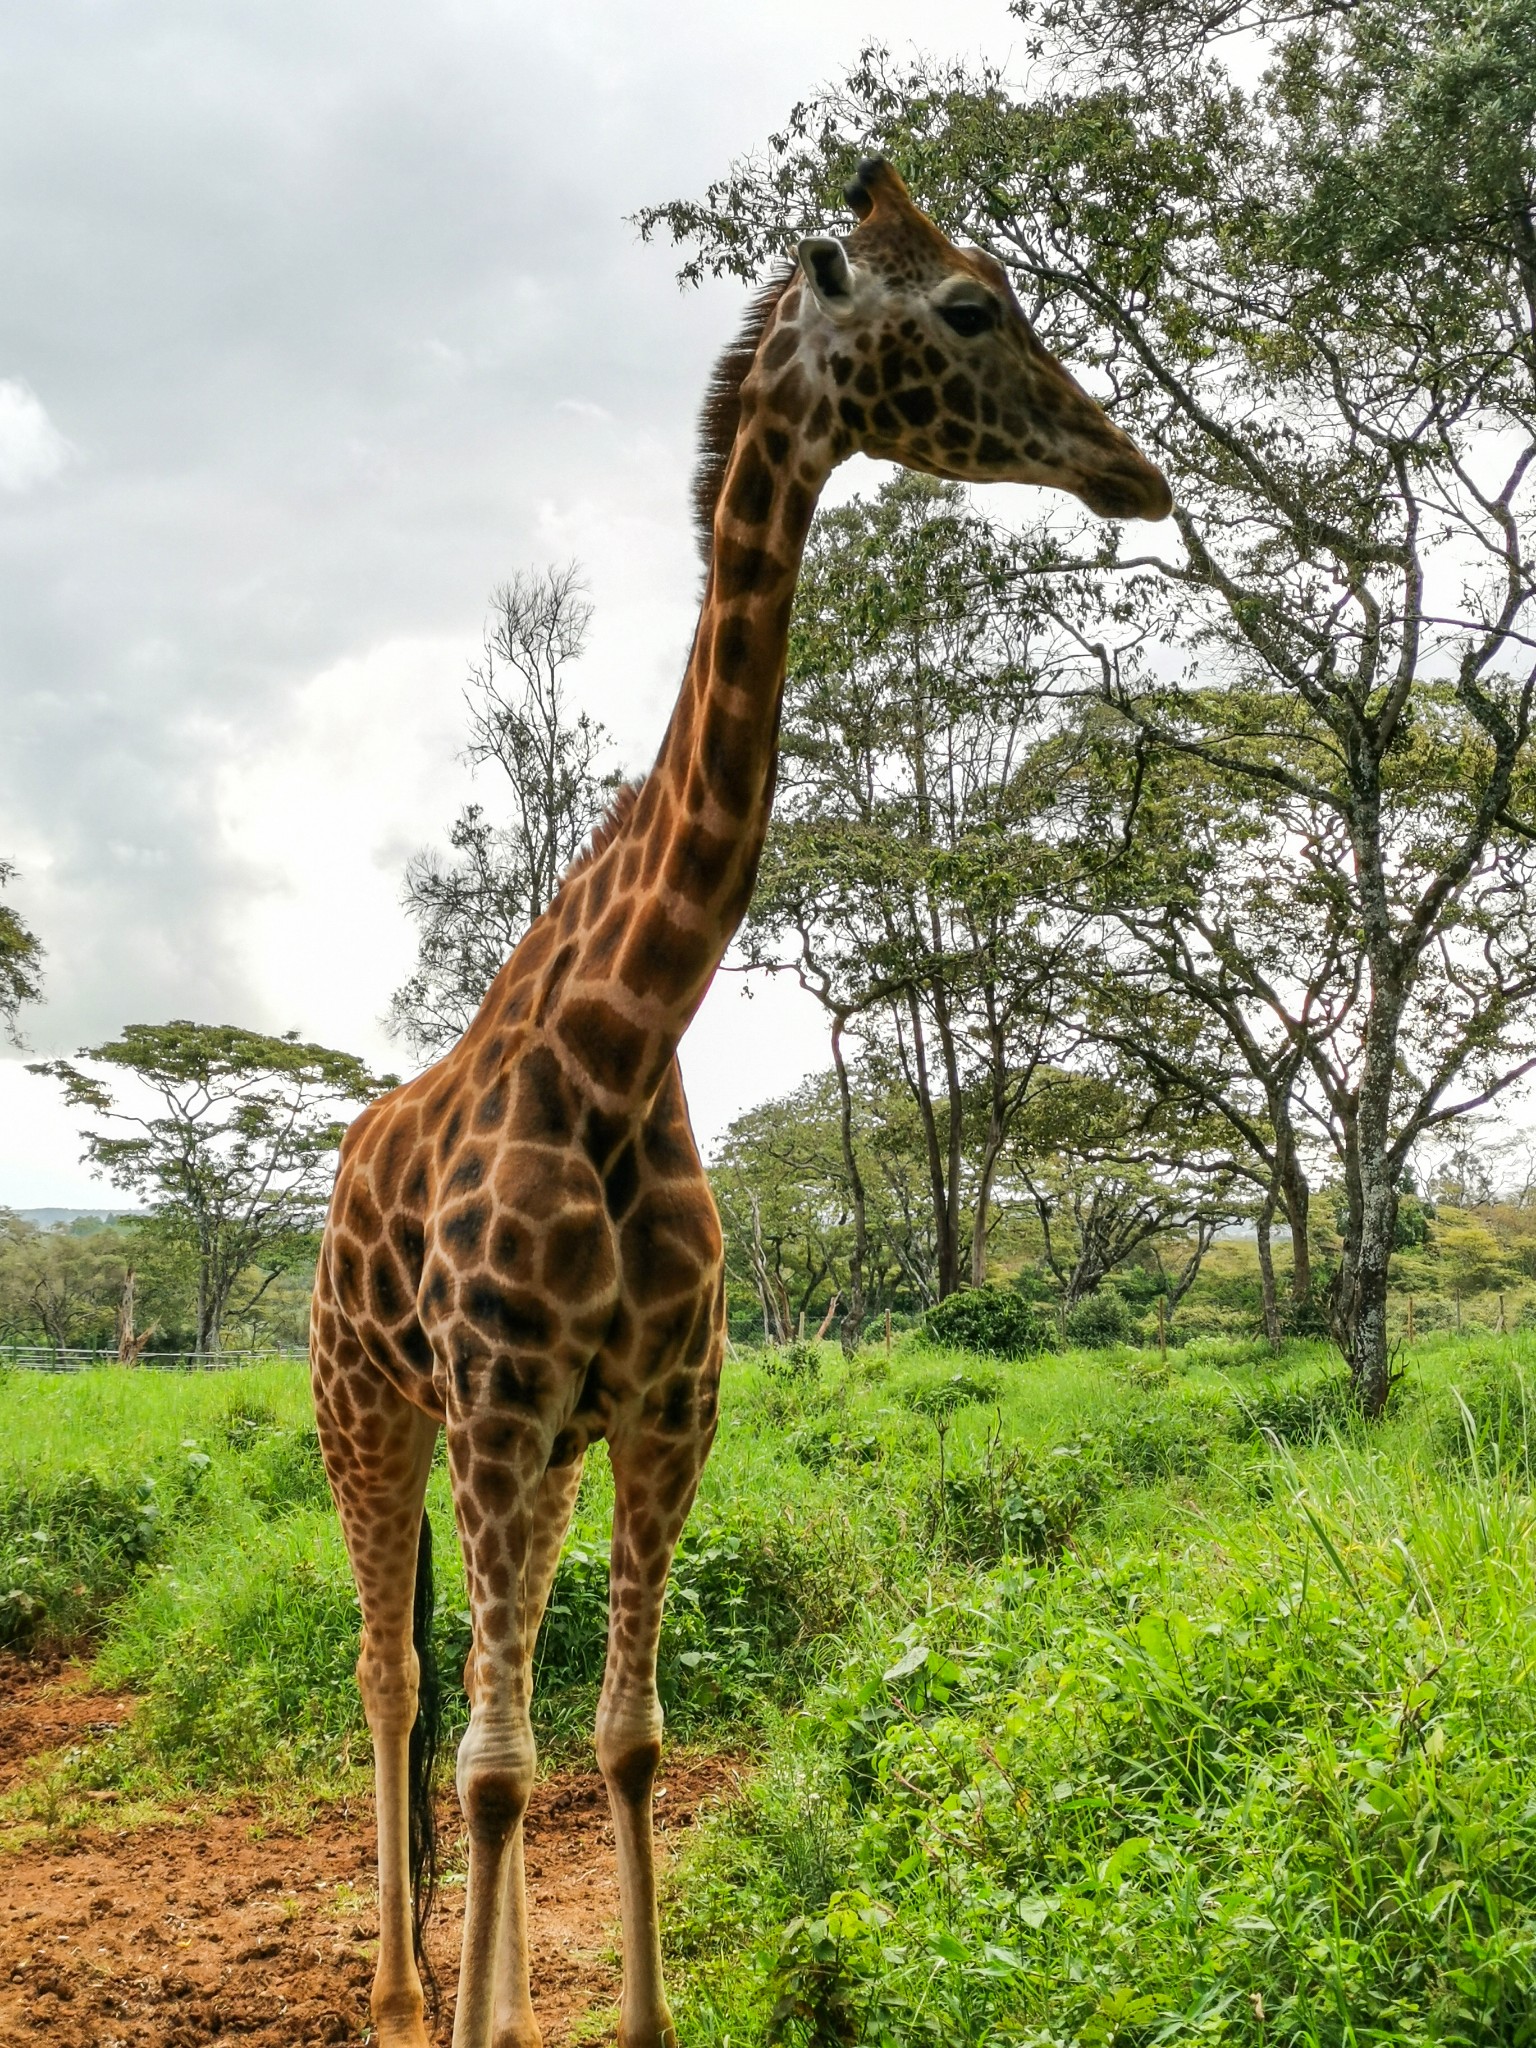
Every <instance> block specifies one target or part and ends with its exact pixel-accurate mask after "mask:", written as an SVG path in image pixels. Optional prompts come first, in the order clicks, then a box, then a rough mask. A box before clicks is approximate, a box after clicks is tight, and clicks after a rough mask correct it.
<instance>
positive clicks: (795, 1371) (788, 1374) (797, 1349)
mask: <svg viewBox="0 0 1536 2048" xmlns="http://www.w3.org/2000/svg"><path fill="white" fill-rule="evenodd" d="M762 1367H763V1371H764V1372H765V1373H767V1375H768V1377H769V1378H770V1379H775V1380H818V1379H820V1378H821V1346H820V1345H819V1344H813V1343H812V1342H811V1340H810V1339H809V1338H808V1337H799V1338H797V1339H796V1340H795V1342H794V1343H793V1344H786V1345H785V1346H784V1347H783V1349H782V1350H780V1349H778V1347H777V1346H775V1345H769V1347H768V1348H767V1350H766V1351H764V1353H763V1355H762Z"/></svg>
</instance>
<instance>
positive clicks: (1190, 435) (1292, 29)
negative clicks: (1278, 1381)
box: [642, 0, 1536, 1414]
mask: <svg viewBox="0 0 1536 2048" xmlns="http://www.w3.org/2000/svg"><path fill="white" fill-rule="evenodd" d="M1016 11H1017V12H1019V13H1020V15H1021V16H1022V17H1023V18H1024V19H1025V20H1026V21H1028V23H1029V24H1030V27H1031V30H1032V32H1033V33H1034V35H1035V37H1036V47H1037V49H1038V51H1039V52H1040V53H1041V54H1042V55H1048V56H1049V57H1051V58H1052V59H1053V60H1054V61H1053V64H1052V65H1050V66H1046V67H1042V68H1041V70H1040V71H1039V72H1038V73H1037V76H1040V77H1042V78H1045V79H1048V80H1050V82H1049V83H1048V84H1046V85H1044V86H1042V87H1041V88H1039V89H1038V90H1032V91H1030V92H1028V93H1022V94H1021V93H1018V92H1015V91H1014V90H1012V89H1011V88H1010V87H1009V86H1008V85H1007V84H1006V82H1005V81H1004V80H1003V79H1002V78H1001V77H1000V76H998V75H997V74H995V73H982V74H980V75H977V74H973V73H970V72H968V71H966V70H965V69H964V68H963V67H958V66H952V67H943V68H935V67H932V66H928V65H925V64H922V63H917V64H915V65H912V66H909V67H907V68H906V69H905V70H901V69H899V68H898V67H896V66H894V65H893V64H892V63H891V62H890V60H889V59H888V58H887V57H886V56H885V55H884V53H882V52H879V51H870V52H866V54H865V57H864V58H863V60H862V61H861V62H860V64H859V65H858V66H857V67H856V68H855V70H854V71H853V73H852V74H851V75H850V76H849V78H848V79H846V80H845V81H843V83H842V84H841V85H839V86H838V87H837V88H835V89H833V90H831V91H829V92H826V93H824V94H822V95H820V96H818V97H817V98H816V99H814V100H812V101H810V102H808V103H806V104H805V105H803V106H801V107H799V108H797V109H795V111H794V113H793V115H792V117H791V119H790V120H789V122H788V123H786V125H785V127H784V129H783V131H782V132H781V133H780V135H778V136H777V137H776V138H774V139H773V140H772V141H771V143H770V145H769V150H768V152H767V153H766V155H764V156H762V157H760V158H754V159H752V160H750V161H748V162H746V163H743V164H740V165H737V166H735V167H733V169H732V171H731V172H730V174H729V175H728V176H727V177H726V178H725V179H723V180H722V181H720V182H719V183H718V184H717V185H716V186H714V187H713V188H711V191H710V192H709V194H708V195H707V196H706V198H705V200H704V201H703V202H702V203H699V204H693V203H689V202H674V203H672V204H670V205H668V206H664V207H659V208H655V209H652V210H651V211H650V212H649V213H648V214H646V215H644V216H642V227H643V228H644V229H645V230H646V231H647V232H655V231H656V230H657V229H659V228H664V229H666V230H668V231H669V232H671V233H672V234H673V235H674V236H675V237H677V238H679V239H682V240H684V241H688V242H691V243H692V245H693V254H692V256H691V257H690V259H689V263H688V265H687V272H688V273H691V274H693V275H699V274H702V273H703V272H704V271H706V270H711V269H713V270H716V271H732V272H736V273H738V274H741V273H755V272H756V271H757V270H758V269H760V268H761V267H762V266H763V264H764V263H765V262H766V261H767V260H769V259H770V256H776V255H777V251H778V249H779V248H781V247H782V246H783V243H784V240H785V237H786V235H789V234H794V233H804V232H807V231H812V230H814V229H815V228H818V227H821V226H822V225H823V224H824V223H825V221H826V220H827V219H828V217H829V216H830V215H831V214H832V213H833V212H834V211H835V209H836V207H837V204H838V200H837V197H836V195H837V194H838V192H839V190H840V187H841V185H842V183H843V181H844V179H845V177H846V175H847V173H848V171H849V169H850V168H851V166H852V163H853V161H854V160H855V158H856V157H857V155H859V154H860V153H862V152H863V151H864V150H866V149H867V148H868V147H869V146H870V144H871V143H872V142H873V143H875V144H877V145H878V146H881V147H884V148H885V149H886V150H887V151H888V153H889V154H891V155H892V156H893V158H894V159H895V160H896V161H897V162H898V163H899V164H900V165H901V167H902V169H903V171H904V173H905V174H906V176H907V178H908V181H909V183H910V184H911V185H912V186H913V189H914V191H915V192H916V193H917V194H918V195H919V196H920V197H921V198H922V199H923V200H924V201H925V202H926V203H927V204H928V205H929V206H930V207H931V208H932V210H933V211H934V212H935V213H936V214H937V216H938V217H939V219H940V221H941V224H942V225H943V226H944V227H945V228H946V229H948V230H949V231H950V232H951V233H952V234H956V235H958V234H964V233H969V234H970V235H971V237H972V238H973V239H974V240H976V241H977V242H979V243H980V244H982V245H983V246H984V247H986V248H987V249H989V250H990V251H991V253H992V254H994V255H995V256H996V257H997V258H998V259H999V260H1000V261H1002V262H1003V263H1004V264H1006V265H1007V266H1008V267H1009V268H1010V269H1011V270H1012V272H1013V274H1014V276H1015V277H1016V279H1017V280H1018V281H1019V286H1020V290H1021V292H1022V295H1023V297H1024V300H1025V303H1026V305H1027V306H1028V307H1029V309H1030V311H1031V312H1032V314H1033V315H1034V316H1035V317H1036V319H1037V324H1038V325H1039V327H1040V329H1041V331H1042V338H1043V339H1044V340H1045V341H1046V342H1047V343H1048V345H1050V346H1052V347H1053V348H1056V349H1058V350H1059V351H1060V352H1063V353H1066V354H1069V355H1070V356H1071V357H1072V358H1073V359H1074V360H1077V361H1083V360H1085V359H1087V360H1089V361H1091V362H1093V363H1094V364H1095V365H1096V367H1097V370H1098V373H1099V375H1100V376H1101V378H1102V379H1103V380H1105V381H1106V382H1107V383H1108V385H1109V386H1110V388H1111V393H1112V399H1113V407H1114V411H1115V416H1116V418H1117V419H1118V420H1119V421H1120V422H1121V423H1122V424H1123V425H1125V426H1126V427H1128V428H1129V429H1130V430H1131V431H1132V433H1133V434H1135V435H1136V436H1137V437H1138V439H1139V441H1140V443H1141V445H1143V446H1148V447H1149V448H1150V450H1151V452H1153V453H1154V454H1155V455H1156V457H1157V459H1158V460H1159V461H1160V462H1161V463H1162V465H1163V466H1164V468H1165V469H1166V470H1167V472H1168V473H1169V476H1170V481H1171V482H1172V483H1173V485H1174V489H1175V495H1176V498H1177V501H1178V503H1177V508H1176V513H1175V529H1176V532H1177V535H1178V540H1179V543H1180V545H1179V547H1177V548H1174V547H1168V548H1166V549H1159V550H1157V551H1155V552H1149V553H1143V552H1141V550H1140V546H1139V543H1138V544H1137V545H1136V546H1134V547H1130V546H1127V545H1125V544H1124V542H1123V540H1122V543H1121V544H1120V545H1119V546H1118V547H1117V546H1114V545H1111V546H1109V547H1107V548H1105V549H1103V550H1102V551H1099V552H1097V553H1096V552H1094V551H1093V548H1092V547H1091V545H1090V544H1089V543H1087V542H1086V541H1085V542H1084V543H1082V544H1081V545H1079V547H1078V548H1077V567H1076V569H1075V570H1074V569H1073V568H1072V566H1071V565H1070V564H1066V563H1064V562H1063V551H1062V547H1061V543H1060V540H1059V537H1053V539H1052V543H1051V545H1050V546H1049V547H1044V546H1041V545H1040V544H1039V543H1038V542H1037V541H1034V540H1032V541H1031V542H1030V543H1029V545H1028V546H1026V548H1025V549H1023V550H1022V551H1021V558H1020V574H1021V578H1024V579H1026V581H1027V587H1028V589H1029V593H1030V596H1029V601H1030V602H1031V603H1032V604H1034V603H1038V593H1039V591H1040V589H1041V588H1042V587H1048V588H1050V589H1052V590H1053V591H1055V592H1056V593H1058V595H1057V597H1056V599H1055V601H1054V610H1055V613H1056V616H1057V618H1058V619H1059V620H1060V621H1061V623H1062V624H1063V626H1064V627H1065V628H1067V629H1068V630H1071V631H1073V632H1075V633H1076V635H1077V637H1078V640H1079V643H1080V645H1081V647H1082V649H1083V653H1084V657H1085V660H1086V662H1087V663H1088V664H1089V668H1090V672H1091V674H1092V675H1093V677H1094V687H1095V688H1096V690H1097V692H1098V695H1099V697H1100V700H1101V702H1102V703H1103V705H1104V706H1105V707H1106V708H1107V709H1108V710H1110V711H1112V712H1113V713H1114V714H1115V715H1117V716H1118V717H1119V718H1120V720H1121V721H1122V727H1123V732H1124V745H1125V750H1126V753H1127V755H1128V756H1130V757H1132V758H1135V757H1142V758H1154V757H1155V758H1157V759H1159V760H1162V761H1165V762H1169V763H1177V762H1181V761H1182V762H1187V763H1195V764H1198V766H1199V768H1200V769H1201V770H1202V771H1203V772H1204V773H1205V775H1207V776H1208V777H1210V778H1213V779H1214V780H1215V781H1216V782H1218V783H1219V784H1220V785H1221V786H1222V788H1223V790H1224V792H1225V801H1226V802H1227V803H1228V804H1229V806H1230V807H1231V808H1232V809H1233V810H1234V811H1235V810H1237V809H1242V810H1243V811H1244V812H1245V814H1246V817H1247V820H1248V822H1249V824H1250V826H1251V828H1252V829H1251V830H1250V831H1249V832H1248V833H1247V834H1246V835H1245V837H1244V839H1243V841H1242V843H1241V849H1240V858H1239V860H1238V863H1237V866H1236V869H1235V871H1234V870H1233V869H1231V868H1229V867H1228V865H1227V864H1226V862H1225V861H1223V863H1222V865H1221V871H1220V877H1219V881H1218V883H1217V885H1216V886H1215V889H1214V893H1213V894H1212V895H1211V896H1210V897H1209V898H1204V899H1202V900H1201V902H1200V903H1199V904H1198V905H1197V906H1196V908H1197V909H1198V911H1199V915H1198V916H1197V915H1190V916H1187V917H1183V918H1181V919H1180V920H1179V923H1178V932H1179V937H1180V941H1181V943H1184V944H1186V945H1187V947H1188V949H1189V951H1190V953H1191V955H1192V957H1193V958H1194V959H1195V961H1196V963H1197V966H1198V971H1199V972H1200V974H1202V975H1208V974H1210V973H1212V972H1214V971H1215V970H1216V968H1217V966H1218V965H1219V966H1220V967H1221V968H1222V969H1224V970H1225V971H1226V972H1227V974H1228V975H1229V977H1230V979H1231V981H1232V984H1233V988H1234V992H1235V997H1236V1000H1237V1003H1238V1008H1239V1010H1240V1013H1241V1015H1242V1017H1243V1018H1244V1020H1245V1024H1246V1027H1247V1028H1248V1029H1250V1030H1251V1031H1252V1032H1253V1033H1254V1034H1255V1035H1256V1037H1257V1038H1259V1039H1260V1040H1261V1041H1262V1043H1263V1044H1264V1046H1265V1047H1266V1049H1267V1050H1266V1057H1268V1054H1269V1053H1270V1052H1273V1053H1275V1054H1277V1055H1278V1054H1279V1053H1280V1052H1281V1051H1283V1050H1285V1049H1289V1050H1290V1051H1293V1052H1294V1053H1296V1054H1297V1055H1298V1064H1297V1072H1298V1077H1299V1078H1298V1100H1299V1102H1300V1105H1301V1108H1300V1113H1301V1115H1302V1116H1303V1117H1304V1118H1305V1120H1306V1121H1307V1123H1308V1125H1309V1126H1310V1130H1311V1132H1312V1134H1313V1135H1314V1137H1315V1139H1316V1141H1317V1143H1318V1144H1319V1145H1320V1146H1323V1147H1325V1148H1326V1149H1327V1150H1328V1151H1330V1152H1331V1153H1332V1154H1333V1156H1334V1157H1335V1158H1336V1160H1337V1161H1338V1163H1339V1166H1340V1169H1341V1171H1342V1176H1343V1181H1344V1186H1345V1190H1346V1196H1347V1220H1346V1227H1345V1233H1344V1243H1343V1250H1342V1256H1341V1260H1340V1265H1339V1270H1338V1274H1337V1277H1336V1282H1335V1289H1334V1296H1333V1302H1332V1319H1333V1327H1334V1332H1335V1335H1336V1337H1337V1339H1338V1341H1339V1343H1340V1345H1341V1346H1342V1348H1343V1349H1344V1351H1345V1353H1346V1356H1347V1358H1348V1361H1349V1367H1350V1372H1351V1375H1352V1379H1353V1383H1354V1386H1355V1390H1356V1393H1357V1396H1358V1398H1359V1400H1360V1402H1361V1404H1362V1406H1363V1408H1364V1409H1365V1410H1366V1412H1367V1413H1372V1414H1374V1413H1377V1412H1379V1410H1380V1408H1381V1407H1382V1405H1383V1403H1384V1402H1385V1399H1386V1394H1387V1386H1388V1357H1387V1333H1386V1283H1387V1267H1388V1262H1389V1259H1390V1256H1391V1249H1392V1242H1393V1234H1394V1221H1395V1211H1396V1204H1397V1191H1398V1188H1399V1186H1400V1184H1401V1181H1402V1178H1403V1174H1404V1171H1405V1169H1406V1167H1407V1164H1408V1161H1409V1159H1410V1156H1411V1154H1412V1152H1413V1150H1414V1147H1415V1146H1416V1145H1417V1144H1418V1143H1419V1142H1420V1141H1421V1140H1422V1139H1423V1138H1424V1137H1425V1136H1426V1134H1428V1133H1430V1132H1432V1131H1434V1130H1436V1129H1438V1128H1440V1127H1441V1126H1443V1125H1445V1124H1447V1123H1449V1122H1452V1121H1454V1120H1455V1119H1456V1118H1458V1117H1460V1116H1462V1115H1465V1114H1468V1113H1470V1112H1472V1111H1473V1110H1475V1109H1477V1108H1480V1107H1482V1106H1484V1105H1485V1104H1487V1103H1489V1102H1491V1101H1493V1100H1494V1099H1495V1098H1497V1097H1498V1096H1499V1095H1500V1094H1501V1093H1502V1092H1503V1091H1504V1090H1506V1089H1507V1088H1508V1087H1510V1086H1511V1085H1512V1083H1513V1082H1514V1081H1515V1080H1517V1079H1518V1078H1519V1077H1520V1076H1521V1075H1522V1074H1523V1073H1525V1072H1527V1071H1529V1070H1530V1069H1531V1067H1532V1065H1533V1063H1536V1032H1533V1030H1532V1028H1531V1024H1530V1004H1531V999H1532V996H1533V995H1536V953H1533V950H1532V939H1531V933H1532V930H1533V911H1536V903H1533V900H1532V886H1533V869H1532V860H1533V847H1536V820H1533V816H1532V804H1531V797H1532V782H1533V777H1532V762H1531V753H1532V709H1533V692H1536V664H1533V662H1532V658H1531V654H1532V647H1533V644H1536V631H1533V625H1532V617H1533V604H1536V584H1533V577H1532V571H1531V562H1530V555H1529V540H1528V534H1529V530H1530V513H1531V510H1532V500H1533V493H1536V144H1533V136H1536V64H1533V63H1532V61H1531V51H1532V43H1533V14H1532V5H1531V0H1493V4H1490V5H1488V6H1486V7H1479V8H1477V9H1471V8H1469V7H1467V6H1466V5H1465V4H1463V0H1409V4H1408V5H1407V6H1400V5H1398V4H1397V0H1391V4H1387V0H1355V4H1352V5H1347V6H1338V7H1335V6H1331V5H1329V6H1324V5H1321V4H1319V5H1315V6H1309V5H1307V4H1306V0H1303V4H1302V5H1301V6H1300V7H1295V8H1293V7H1291V6H1290V5H1288V4H1287V5H1284V6H1282V5H1280V4H1279V0H1258V4H1254V5H1248V6H1243V5H1241V4H1239V5H1238V6H1236V7H1233V8H1219V9H1213V8H1207V7H1205V6H1204V5H1203V4H1181V0H1173V4H1167V0H1083V4H1081V5H1075V6H1074V7H1072V8H1070V9H1068V8H1066V7H1065V6H1057V5H1055V4H1052V5H1050V6H1048V7H1046V8H1044V9H1037V8H1035V7H1033V6H1030V5H1028V4H1025V0H1021V4H1020V6H1019V7H1018V9H1017V10H1016ZM1239 30H1240V31H1242V32H1244V33H1245V34H1246V35H1247V37H1248V38H1249V39H1250V42H1251V40H1252V38H1253V37H1254V36H1261V37H1262V38H1263V39H1264V45H1265V49H1266V54H1267V55H1268V57H1269V59H1270V62H1269V66H1268V69H1267V70H1266V71H1265V72H1264V73H1263V75H1262V77H1261V78H1260V79H1259V80H1258V81H1257V82H1255V83H1245V82H1244V81H1243V80H1242V79H1241V78H1240V77H1239V76H1238V74H1237V73H1236V72H1235V70H1234V69H1233V68H1231V66H1229V65H1228V64H1227V63H1226V62H1225V61H1224V58H1225V52H1226V50H1227V48H1228V47H1229V46H1228V43H1227V41H1226V38H1227V37H1228V36H1229V35H1230V34H1231V33H1232V32H1233V31H1239ZM1154 647H1155V648H1156V649H1158V650H1159V651H1158V652H1157V654H1156V656H1155V657H1154V656H1153V655H1152V654H1151V653H1150V650H1151V649H1153V648H1154ZM1129 794H1130V797H1131V798H1132V802H1130V803H1128V804H1127V806H1126V809H1125V812H1124V814H1123V817H1122V820H1121V824H1122V828H1123V829H1122V835H1121V836H1122V839H1123V838H1124V837H1125V836H1127V835H1134V833H1135V832H1136V831H1137V829H1138V826H1139V822H1140V821H1139V819H1138V816H1137V813H1136V809H1135V805H1134V798H1135V794H1136V792H1135V787H1134V782H1133V784H1132V787H1131V790H1130V792H1129ZM1320 906H1321V909H1322V911H1323V912H1325V913H1326V917H1325V923H1326V933H1325V938H1324V941H1323V943H1325V944H1326V945H1332V944H1334V941H1335V939H1337V941H1338V943H1337V946H1336V953H1335V957H1334V964H1333V966H1332V967H1331V968H1330V971H1329V973H1328V975H1327V977H1326V986H1325V988H1324V989H1323V990H1322V991H1321V992H1320V994H1319V996H1318V997H1317V999H1316V1000H1314V999H1313V996H1312V991H1311V985H1310V982H1309V977H1308V974H1307V973H1305V972H1304V973H1302V974H1299V975H1293V974H1291V973H1290V972H1288V971H1284V970H1282V971H1279V972H1272V971H1271V970H1270V968H1269V966H1268V965H1267V962H1268V961H1269V960H1270V958H1271V957H1272V956H1273V955H1274V953H1275V949H1276V947H1277V946H1278V945H1279V944H1280V943H1281V942H1282V941H1283V939H1284V937H1285V935H1286V933H1287V932H1288V931H1294V930H1295V929H1296V928H1297V925H1298V923H1299V922H1300V921H1301V920H1303V919H1315V918H1317V917H1318V915H1319V907H1320ZM1310 936H1315V934H1312V935H1310ZM1304 957H1305V958H1306V959H1307V960H1308V961H1309V962H1310V961H1311V960H1312V958H1313V957H1314V956H1313V954H1312V952H1311V950H1310V945H1309V950H1308V952H1307V953H1306V955H1305V956H1304Z"/></svg>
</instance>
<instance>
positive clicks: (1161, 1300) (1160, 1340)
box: [1157, 1294, 1168, 1365]
mask: <svg viewBox="0 0 1536 2048" xmlns="http://www.w3.org/2000/svg"><path fill="white" fill-rule="evenodd" d="M1157 1355H1158V1357H1159V1358H1160V1359H1161V1360H1162V1362H1163V1364H1164V1365H1166V1364H1167V1363H1168V1297H1167V1295H1166V1294H1160V1295H1159V1296H1158V1297H1157Z"/></svg>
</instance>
